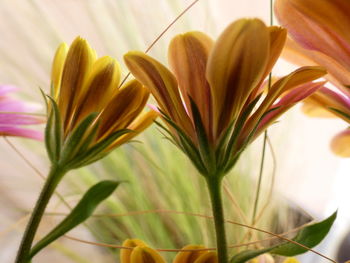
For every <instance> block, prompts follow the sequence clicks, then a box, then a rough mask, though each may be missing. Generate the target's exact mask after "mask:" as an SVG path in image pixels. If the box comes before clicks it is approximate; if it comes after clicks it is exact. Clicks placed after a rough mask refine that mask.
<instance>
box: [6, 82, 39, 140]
mask: <svg viewBox="0 0 350 263" xmlns="http://www.w3.org/2000/svg"><path fill="white" fill-rule="evenodd" d="M15 90H16V87H14V86H10V85H0V136H17V137H24V138H30V139H35V140H42V139H43V133H42V132H41V131H38V130H33V129H28V128H24V127H23V126H28V125H34V124H40V123H43V122H44V119H43V118H41V117H39V116H36V115H34V114H32V113H31V112H32V111H33V110H34V109H35V108H34V107H33V106H32V105H30V104H28V103H26V102H24V101H20V100H18V99H14V98H11V97H10V96H9V95H8V93H10V92H13V91H15Z"/></svg>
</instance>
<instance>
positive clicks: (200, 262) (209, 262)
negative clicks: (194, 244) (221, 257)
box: [194, 251, 219, 263]
mask: <svg viewBox="0 0 350 263" xmlns="http://www.w3.org/2000/svg"><path fill="white" fill-rule="evenodd" d="M218 262H219V261H218V256H217V254H216V252H213V251H210V252H207V253H205V254H202V255H201V256H200V257H199V258H197V259H196V261H194V263H218Z"/></svg>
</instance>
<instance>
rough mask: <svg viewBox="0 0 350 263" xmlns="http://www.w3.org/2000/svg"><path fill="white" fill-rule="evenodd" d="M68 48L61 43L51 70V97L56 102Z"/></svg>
mask: <svg viewBox="0 0 350 263" xmlns="http://www.w3.org/2000/svg"><path fill="white" fill-rule="evenodd" d="M67 52H68V46H67V44H66V43H62V44H60V45H59V47H58V48H57V51H56V54H55V57H54V59H53V63H52V69H51V96H52V97H53V98H54V99H55V100H57V97H58V93H59V90H60V85H61V79H62V72H63V66H64V62H65V60H66V56H67Z"/></svg>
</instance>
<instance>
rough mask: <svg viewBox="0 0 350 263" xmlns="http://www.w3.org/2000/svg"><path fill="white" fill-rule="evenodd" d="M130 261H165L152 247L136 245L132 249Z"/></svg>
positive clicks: (142, 262)
mask: <svg viewBox="0 0 350 263" xmlns="http://www.w3.org/2000/svg"><path fill="white" fill-rule="evenodd" d="M130 263H166V262H165V260H164V259H163V258H162V256H161V255H160V254H159V253H158V252H157V251H155V250H154V249H152V248H149V247H145V246H137V247H135V248H134V249H133V251H132V253H131V257H130Z"/></svg>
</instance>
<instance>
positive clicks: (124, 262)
mask: <svg viewBox="0 0 350 263" xmlns="http://www.w3.org/2000/svg"><path fill="white" fill-rule="evenodd" d="M122 246H123V247H136V246H146V244H145V243H144V242H143V241H142V240H139V239H127V240H125V241H124V242H123V244H122ZM131 253H132V250H131V249H121V250H120V263H130V256H131Z"/></svg>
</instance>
